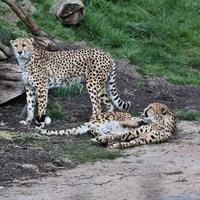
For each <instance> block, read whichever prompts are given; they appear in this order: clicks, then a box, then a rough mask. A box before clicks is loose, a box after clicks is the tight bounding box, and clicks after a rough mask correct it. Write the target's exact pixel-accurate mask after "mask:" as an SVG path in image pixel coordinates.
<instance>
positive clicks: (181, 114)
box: [176, 110, 200, 121]
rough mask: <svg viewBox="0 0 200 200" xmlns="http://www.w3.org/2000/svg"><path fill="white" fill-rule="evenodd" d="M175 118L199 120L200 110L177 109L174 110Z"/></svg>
mask: <svg viewBox="0 0 200 200" xmlns="http://www.w3.org/2000/svg"><path fill="white" fill-rule="evenodd" d="M176 118H177V119H178V120H188V121H195V120H200V112H197V111H184V110H178V111H176Z"/></svg>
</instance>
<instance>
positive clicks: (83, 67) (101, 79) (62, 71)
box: [10, 38, 131, 128]
mask: <svg viewBox="0 0 200 200" xmlns="http://www.w3.org/2000/svg"><path fill="white" fill-rule="evenodd" d="M10 43H11V45H12V48H13V51H14V54H15V56H16V58H17V60H18V63H19V66H20V67H21V69H22V80H23V82H24V83H25V86H26V95H27V117H26V120H23V121H21V122H20V123H21V124H24V125H30V124H31V122H32V120H33V117H34V107H35V104H36V97H37V101H38V117H37V120H36V122H37V125H38V126H40V127H42V128H43V127H44V125H45V119H47V117H46V107H47V101H48V90H49V88H52V87H60V86H65V85H66V84H68V83H69V82H74V81H76V82H77V81H83V80H84V81H85V82H86V87H87V89H88V92H89V95H90V99H91V102H92V113H93V114H96V113H100V112H101V111H102V108H101V102H102V103H104V104H105V105H106V109H107V111H113V108H114V106H116V107H117V108H118V109H119V110H128V109H129V108H130V105H131V104H130V102H124V101H122V100H121V99H120V97H119V95H118V94H117V92H116V83H115V80H116V65H115V62H114V60H113V59H112V58H111V56H110V55H109V54H107V53H105V52H103V51H101V50H99V49H80V50H70V51H56V52H48V51H45V50H42V49H40V48H38V47H35V46H34V45H33V43H34V41H33V39H27V38H18V39H16V40H14V41H13V40H11V41H10ZM113 104H114V106H113ZM46 123H47V122H46Z"/></svg>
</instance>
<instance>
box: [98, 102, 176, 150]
mask: <svg viewBox="0 0 200 200" xmlns="http://www.w3.org/2000/svg"><path fill="white" fill-rule="evenodd" d="M142 119H143V120H144V121H145V122H147V123H148V124H147V125H141V126H140V127H138V128H133V129H132V130H130V131H124V132H121V134H117V135H116V134H112V133H110V134H106V135H101V136H99V137H97V138H96V139H97V141H99V142H100V143H103V144H109V143H111V142H113V141H114V140H118V141H119V142H118V143H113V144H109V146H110V147H111V148H121V149H125V148H129V147H134V146H138V145H144V144H148V143H160V142H164V141H167V140H169V139H170V138H171V136H172V134H173V132H174V131H175V128H176V122H175V115H174V113H173V112H172V111H171V110H170V109H169V108H168V107H167V106H166V105H164V104H161V103H152V104H150V105H149V106H148V107H147V108H145V109H144V112H143V114H142ZM121 124H122V125H126V126H129V127H131V126H133V127H135V123H133V124H132V121H130V120H129V121H125V122H124V123H121Z"/></svg>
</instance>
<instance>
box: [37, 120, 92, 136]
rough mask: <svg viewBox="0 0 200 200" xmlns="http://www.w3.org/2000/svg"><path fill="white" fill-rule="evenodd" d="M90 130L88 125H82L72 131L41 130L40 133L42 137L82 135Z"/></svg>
mask: <svg viewBox="0 0 200 200" xmlns="http://www.w3.org/2000/svg"><path fill="white" fill-rule="evenodd" d="M89 130H90V126H89V123H85V124H84V125H81V126H79V127H77V128H72V129H66V130H60V131H57V130H56V131H49V130H47V129H41V130H40V133H41V134H43V135H67V136H70V135H82V134H84V133H87V132H88V131H89Z"/></svg>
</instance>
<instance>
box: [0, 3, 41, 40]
mask: <svg viewBox="0 0 200 200" xmlns="http://www.w3.org/2000/svg"><path fill="white" fill-rule="evenodd" d="M2 1H3V2H5V3H6V4H7V5H9V6H10V8H11V9H12V10H13V11H14V13H15V14H16V15H17V16H18V17H19V18H20V19H21V20H22V21H23V22H24V24H25V25H26V26H27V27H28V28H29V29H30V31H31V33H32V34H33V35H35V36H41V33H42V31H41V29H40V27H39V26H38V25H37V24H36V23H35V22H34V21H33V20H32V18H31V17H30V16H28V15H27V14H26V12H25V11H24V10H23V9H22V7H21V6H20V5H19V3H18V2H17V1H15V0H2Z"/></svg>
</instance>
